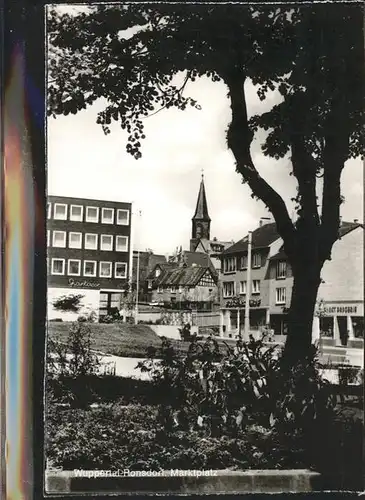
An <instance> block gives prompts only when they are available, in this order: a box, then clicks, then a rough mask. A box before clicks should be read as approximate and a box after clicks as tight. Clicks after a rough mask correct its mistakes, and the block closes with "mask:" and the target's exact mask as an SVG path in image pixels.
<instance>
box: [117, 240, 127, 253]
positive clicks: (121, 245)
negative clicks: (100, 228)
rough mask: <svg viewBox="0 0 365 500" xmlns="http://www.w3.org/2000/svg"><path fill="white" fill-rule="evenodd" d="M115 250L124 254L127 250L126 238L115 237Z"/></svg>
mask: <svg viewBox="0 0 365 500" xmlns="http://www.w3.org/2000/svg"><path fill="white" fill-rule="evenodd" d="M115 250H116V251H117V252H126V251H127V250H128V236H117V237H116V239H115Z"/></svg>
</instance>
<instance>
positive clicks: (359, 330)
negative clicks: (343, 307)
mask: <svg viewBox="0 0 365 500" xmlns="http://www.w3.org/2000/svg"><path fill="white" fill-rule="evenodd" d="M351 321H352V328H353V331H354V337H355V338H357V339H363V338H364V318H363V317H361V316H351Z"/></svg>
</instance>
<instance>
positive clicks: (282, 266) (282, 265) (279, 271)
mask: <svg viewBox="0 0 365 500" xmlns="http://www.w3.org/2000/svg"><path fill="white" fill-rule="evenodd" d="M284 278H286V262H285V261H279V262H277V264H276V279H277V280H282V279H284Z"/></svg>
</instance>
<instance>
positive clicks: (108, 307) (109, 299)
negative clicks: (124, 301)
mask: <svg viewBox="0 0 365 500" xmlns="http://www.w3.org/2000/svg"><path fill="white" fill-rule="evenodd" d="M120 299H121V293H116V292H100V300H99V314H100V315H101V316H105V315H107V314H110V313H112V312H115V310H120Z"/></svg>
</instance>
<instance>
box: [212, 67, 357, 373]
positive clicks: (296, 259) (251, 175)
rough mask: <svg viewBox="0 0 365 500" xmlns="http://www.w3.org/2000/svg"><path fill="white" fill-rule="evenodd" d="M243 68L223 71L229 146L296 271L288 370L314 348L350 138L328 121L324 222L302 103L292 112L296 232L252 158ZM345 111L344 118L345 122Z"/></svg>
mask: <svg viewBox="0 0 365 500" xmlns="http://www.w3.org/2000/svg"><path fill="white" fill-rule="evenodd" d="M241 68H242V65H236V66H234V65H233V70H232V69H230V71H221V75H222V77H223V79H224V81H225V83H226V85H227V86H228V89H229V95H230V99H231V110H232V121H231V123H230V126H229V129H228V132H227V143H228V146H229V148H230V149H231V150H232V152H233V154H234V157H235V159H236V170H237V172H239V173H240V174H241V175H242V177H243V179H244V181H246V182H247V183H248V185H249V186H250V188H251V190H252V193H253V195H254V196H255V197H257V198H258V199H260V200H262V201H263V202H264V204H265V205H266V206H267V208H268V209H269V210H270V211H271V213H272V214H273V216H274V218H275V221H276V225H277V230H278V233H279V235H280V236H281V237H282V239H283V243H284V250H285V253H286V255H287V257H288V260H289V262H290V264H291V267H292V270H293V280H294V283H293V289H292V298H291V304H290V309H289V314H288V336H287V341H286V345H285V349H284V358H285V359H286V360H287V362H288V364H289V365H293V364H295V363H296V362H297V361H298V360H300V359H303V357H304V356H305V355H306V354H308V353H309V351H310V348H311V345H312V327H313V317H314V314H315V305H316V300H317V294H318V288H319V285H320V283H321V270H322V267H323V264H324V262H325V260H327V259H329V258H330V256H331V249H332V246H333V243H334V242H335V241H336V240H337V239H338V228H339V207H340V204H341V196H340V195H341V193H340V177H341V172H342V170H343V167H344V163H345V160H346V151H347V149H348V136H347V137H346V131H344V128H343V126H342V127H339V128H337V127H334V126H333V125H334V118H335V117H334V116H332V117H331V118H330V120H329V122H330V123H331V130H332V131H333V130H335V131H336V133H333V132H332V133H331V134H330V135H329V136H328V137H327V140H326V149H325V153H324V161H325V165H324V175H323V176H324V188H323V198H322V218H320V217H319V214H318V205H317V196H316V175H317V165H316V162H315V160H314V159H313V157H312V156H311V154H310V153H308V151H307V149H306V147H305V141H306V137H305V132H304V127H303V124H302V122H301V120H303V117H302V115H301V113H298V109H305V108H303V102H293V103H292V106H291V116H290V117H289V119H290V121H291V129H292V133H291V137H290V142H291V152H292V164H293V173H294V175H295V177H296V179H297V181H298V196H297V201H298V204H299V206H300V209H299V211H298V220H297V222H296V224H295V226H294V224H293V222H292V221H291V219H290V217H289V214H288V211H287V207H286V205H285V202H284V201H283V199H282V198H281V196H280V195H279V194H278V193H277V192H276V191H275V190H274V189H273V188H272V187H271V186H270V185H269V184H268V183H267V182H266V181H265V180H264V179H263V178H262V177H261V176H260V174H259V172H258V171H257V169H256V167H255V165H254V163H253V161H252V157H251V153H250V146H251V142H252V139H253V133H252V131H251V130H250V129H249V125H248V117H247V107H246V99H245V92H244V83H245V79H246V77H245V74H244V70H243V69H241ZM343 112H344V110H341V113H340V114H339V116H343Z"/></svg>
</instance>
